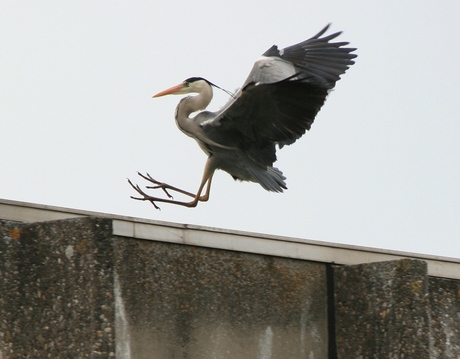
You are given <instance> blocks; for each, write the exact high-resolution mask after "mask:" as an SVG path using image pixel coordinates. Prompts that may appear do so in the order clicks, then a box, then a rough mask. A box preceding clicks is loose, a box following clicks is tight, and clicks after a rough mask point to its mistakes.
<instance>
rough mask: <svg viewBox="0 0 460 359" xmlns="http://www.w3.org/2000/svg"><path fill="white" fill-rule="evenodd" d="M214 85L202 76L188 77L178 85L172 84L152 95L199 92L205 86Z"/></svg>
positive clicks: (210, 86) (210, 87)
mask: <svg viewBox="0 0 460 359" xmlns="http://www.w3.org/2000/svg"><path fill="white" fill-rule="evenodd" d="M212 86H214V85H213V84H212V83H211V82H209V81H208V80H205V79H204V78H202V77H190V78H188V79H187V80H184V81H183V82H182V83H180V84H179V85H176V86H173V87H171V88H169V89H166V90H164V91H161V92H159V93H157V94H156V95H154V96H153V97H154V98H155V97H161V96H165V95H185V94H188V93H200V92H202V91H203V89H205V88H209V89H212ZM211 91H212V90H211Z"/></svg>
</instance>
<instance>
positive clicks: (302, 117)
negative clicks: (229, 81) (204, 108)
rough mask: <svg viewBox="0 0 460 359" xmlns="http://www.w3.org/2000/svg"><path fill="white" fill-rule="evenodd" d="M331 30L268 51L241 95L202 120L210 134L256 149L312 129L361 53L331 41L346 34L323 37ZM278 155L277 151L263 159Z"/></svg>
mask: <svg viewBox="0 0 460 359" xmlns="http://www.w3.org/2000/svg"><path fill="white" fill-rule="evenodd" d="M327 29H328V26H327V27H325V28H324V29H323V30H322V31H320V32H319V33H318V34H317V35H315V36H313V37H312V38H310V39H308V40H306V41H303V42H301V43H299V44H297V45H293V46H290V47H287V48H285V49H283V50H278V48H277V47H276V46H273V47H271V48H270V49H269V50H267V51H266V52H265V53H264V54H263V55H262V57H261V58H260V59H259V60H257V61H256V62H255V64H254V67H253V69H252V71H251V72H250V74H249V76H248V78H247V80H246V81H245V83H244V85H243V87H242V88H241V89H240V90H239V91H238V93H237V96H236V99H235V100H234V101H233V102H231V103H229V104H228V105H227V107H225V108H224V109H223V110H222V111H221V112H220V113H218V114H217V116H216V117H215V118H214V119H212V120H208V121H204V122H203V123H202V124H201V126H202V129H203V131H204V132H205V133H206V135H207V137H208V138H210V139H211V140H212V141H214V142H217V143H220V144H222V145H224V146H229V147H239V148H241V149H245V150H251V151H252V152H255V151H256V150H257V149H265V148H267V146H269V145H270V144H272V145H274V144H275V143H278V144H279V145H280V146H283V145H288V144H291V143H293V142H295V141H296V140H297V139H298V138H300V137H301V136H302V135H303V134H304V133H305V131H306V130H309V129H310V127H311V125H312V123H313V121H314V119H315V116H316V114H317V113H318V111H319V110H320V109H321V106H322V105H323V104H324V101H325V99H326V96H327V94H328V91H329V90H330V89H332V88H333V87H334V85H335V82H336V81H338V80H339V79H340V75H342V74H343V73H344V72H345V71H346V70H347V69H348V68H349V66H350V65H352V64H353V63H354V62H353V60H352V59H353V58H355V57H356V55H354V54H352V53H351V52H352V51H354V50H355V49H353V48H345V47H343V46H345V45H347V44H348V43H346V42H339V43H331V42H330V41H331V40H332V39H334V38H336V37H337V36H338V35H339V34H340V33H335V34H332V35H329V36H326V37H323V38H321V37H320V36H321V35H323V34H324V32H325V31H326V30H327ZM271 147H273V146H271ZM265 157H266V156H265ZM273 159H274V154H273V156H272V158H271V159H270V160H266V161H263V162H266V163H267V164H271V163H269V162H270V161H271V160H273ZM271 162H273V161H271Z"/></svg>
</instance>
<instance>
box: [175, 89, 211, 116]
mask: <svg viewBox="0 0 460 359" xmlns="http://www.w3.org/2000/svg"><path fill="white" fill-rule="evenodd" d="M211 100H212V87H211V86H210V85H208V84H207V83H206V85H204V86H203V87H202V88H201V89H200V92H199V93H198V95H196V96H188V97H185V98H183V99H182V100H180V102H179V104H178V105H177V108H176V116H175V117H176V120H177V121H178V122H181V121H182V120H184V119H188V118H189V116H190V114H191V113H193V112H195V111H199V110H204V109H205V108H206V107H207V106H208V105H209V103H210V102H211Z"/></svg>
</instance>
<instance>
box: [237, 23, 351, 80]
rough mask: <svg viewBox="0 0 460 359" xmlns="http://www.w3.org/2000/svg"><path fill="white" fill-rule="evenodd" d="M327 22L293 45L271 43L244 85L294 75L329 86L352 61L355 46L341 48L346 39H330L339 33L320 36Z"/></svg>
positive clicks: (345, 43)
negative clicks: (320, 28) (281, 47)
mask: <svg viewBox="0 0 460 359" xmlns="http://www.w3.org/2000/svg"><path fill="white" fill-rule="evenodd" d="M329 26H330V25H327V26H326V27H325V28H324V29H322V30H321V31H320V32H319V33H317V34H316V35H315V36H313V37H311V38H310V39H308V40H305V41H303V42H301V43H298V44H296V45H292V46H289V47H286V48H284V49H281V50H279V49H278V47H277V46H276V45H273V46H272V47H271V48H269V49H268V50H267V51H265V53H264V54H263V55H262V57H261V58H259V59H258V60H257V61H256V62H255V64H254V67H253V68H252V71H251V72H250V74H249V76H248V78H247V79H246V81H245V83H244V85H243V87H244V86H246V85H247V84H249V83H251V82H255V83H257V82H261V83H267V82H277V81H281V80H283V79H285V78H287V77H290V76H293V75H298V77H299V78H307V77H308V78H310V79H311V80H312V81H314V82H316V83H319V84H321V85H323V86H325V87H327V88H329V89H331V88H333V87H334V85H335V83H336V82H337V81H338V80H340V75H342V74H343V73H345V71H346V70H347V69H348V68H349V67H350V66H351V65H353V64H354V61H353V60H352V59H354V58H355V57H356V56H357V55H355V54H352V53H351V52H353V51H355V50H356V49H355V48H347V47H343V46H346V45H348V42H330V41H331V40H333V39H335V38H336V37H338V36H339V35H340V34H341V32H336V33H334V34H332V35H328V36H325V37H321V36H322V35H323V34H324V33H325V32H326V31H327V29H328V28H329Z"/></svg>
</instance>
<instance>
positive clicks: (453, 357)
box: [429, 278, 460, 359]
mask: <svg viewBox="0 0 460 359" xmlns="http://www.w3.org/2000/svg"><path fill="white" fill-rule="evenodd" d="M429 285H430V313H431V328H430V329H431V330H430V350H431V357H430V358H432V359H458V358H460V282H459V281H456V280H451V279H443V278H429Z"/></svg>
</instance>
